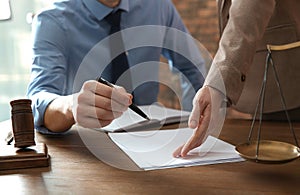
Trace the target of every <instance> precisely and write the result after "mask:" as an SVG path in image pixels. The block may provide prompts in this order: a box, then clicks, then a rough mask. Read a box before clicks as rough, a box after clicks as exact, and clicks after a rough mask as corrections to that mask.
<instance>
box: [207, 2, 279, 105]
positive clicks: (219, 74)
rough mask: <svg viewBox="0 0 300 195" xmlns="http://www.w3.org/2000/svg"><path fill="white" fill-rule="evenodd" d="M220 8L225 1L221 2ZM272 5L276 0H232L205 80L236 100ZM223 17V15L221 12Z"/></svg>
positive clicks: (271, 10)
mask: <svg viewBox="0 0 300 195" xmlns="http://www.w3.org/2000/svg"><path fill="white" fill-rule="evenodd" d="M219 5H221V7H220V9H221V10H220V11H221V12H222V9H223V8H222V6H223V5H224V1H223V2H220V3H219ZM274 8H275V0H263V1H262V0H232V2H231V6H230V9H229V18H228V21H227V24H226V26H225V28H224V31H223V33H222V36H221V39H220V42H219V48H218V51H217V53H216V55H215V57H214V60H213V62H212V66H211V68H210V71H209V73H208V75H207V77H206V80H205V84H204V85H208V86H211V87H214V88H216V89H219V90H220V91H222V92H224V93H225V94H226V96H227V97H228V98H229V99H230V100H231V102H232V103H233V104H236V102H237V101H238V99H239V97H240V95H241V93H242V90H243V87H244V83H245V81H246V79H247V77H246V75H247V71H248V70H249V68H250V66H251V64H252V61H253V57H254V55H255V51H256V45H257V43H258V41H259V40H260V39H261V38H262V36H263V34H264V31H265V29H266V27H267V25H268V22H269V20H270V18H271V16H272V13H273V10H274ZM223 17H224V16H223Z"/></svg>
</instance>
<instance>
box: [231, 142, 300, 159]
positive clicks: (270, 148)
mask: <svg viewBox="0 0 300 195" xmlns="http://www.w3.org/2000/svg"><path fill="white" fill-rule="evenodd" d="M235 150H236V151H237V152H238V153H239V154H240V156H241V157H243V158H245V159H246V160H250V161H254V162H257V163H266V164H276V163H278V164H279V163H287V162H290V161H292V160H295V159H297V158H298V157H299V156H300V149H299V148H298V147H297V146H294V145H292V144H289V143H285V142H279V141H270V140H261V141H260V142H259V151H258V155H257V156H256V150H257V141H251V142H247V143H243V144H239V145H237V146H236V147H235Z"/></svg>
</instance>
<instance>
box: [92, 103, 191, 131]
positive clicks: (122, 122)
mask: <svg viewBox="0 0 300 195" xmlns="http://www.w3.org/2000/svg"><path fill="white" fill-rule="evenodd" d="M139 108H140V109H141V110H143V111H144V112H145V113H146V114H147V115H148V116H149V118H150V119H156V120H159V121H163V120H165V119H166V118H168V119H172V118H173V119H174V118H175V119H177V120H178V121H179V120H180V117H182V118H188V116H189V114H190V112H187V111H181V110H175V109H170V108H166V107H162V106H158V105H149V106H139ZM142 121H145V122H146V120H145V119H144V118H142V117H141V116H139V115H138V114H137V113H135V112H133V111H132V110H131V109H128V110H127V111H126V112H124V114H123V115H122V116H121V117H119V118H117V119H116V120H114V121H113V122H112V123H111V124H110V125H108V126H106V127H103V128H101V129H97V130H103V131H108V132H114V131H116V130H119V129H122V128H125V127H127V126H130V125H134V124H137V125H138V124H139V123H141V122H142ZM141 125H143V124H142V123H141Z"/></svg>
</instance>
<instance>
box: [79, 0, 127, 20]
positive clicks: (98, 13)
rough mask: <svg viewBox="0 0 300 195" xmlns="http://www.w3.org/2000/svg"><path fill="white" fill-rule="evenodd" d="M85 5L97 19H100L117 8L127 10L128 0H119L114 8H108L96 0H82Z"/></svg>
mask: <svg viewBox="0 0 300 195" xmlns="http://www.w3.org/2000/svg"><path fill="white" fill-rule="evenodd" d="M82 1H83V3H84V4H85V5H86V7H87V8H88V9H89V10H90V11H91V13H92V14H93V15H94V16H95V17H96V18H97V19H98V20H102V19H103V18H105V16H107V15H108V14H109V13H110V12H112V11H116V10H118V9H121V10H124V11H125V12H128V11H129V0H121V2H120V4H119V5H118V6H117V7H115V8H110V7H107V6H105V5H103V4H102V3H100V2H99V1H97V0H82Z"/></svg>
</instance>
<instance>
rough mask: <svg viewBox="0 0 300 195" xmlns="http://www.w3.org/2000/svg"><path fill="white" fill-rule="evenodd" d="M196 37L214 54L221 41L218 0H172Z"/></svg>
mask: <svg viewBox="0 0 300 195" xmlns="http://www.w3.org/2000/svg"><path fill="white" fill-rule="evenodd" d="M172 1H173V3H174V5H175V6H176V8H177V10H178V12H179V14H180V15H181V17H182V19H183V22H184V24H185V25H186V26H187V28H188V30H189V31H190V33H191V34H192V36H193V37H194V38H196V39H197V40H198V41H200V42H201V43H202V44H203V45H204V46H205V47H206V48H207V50H208V51H209V52H210V53H211V55H214V54H215V52H216V51H217V47H218V41H219V27H218V15H217V2H216V0H172Z"/></svg>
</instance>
